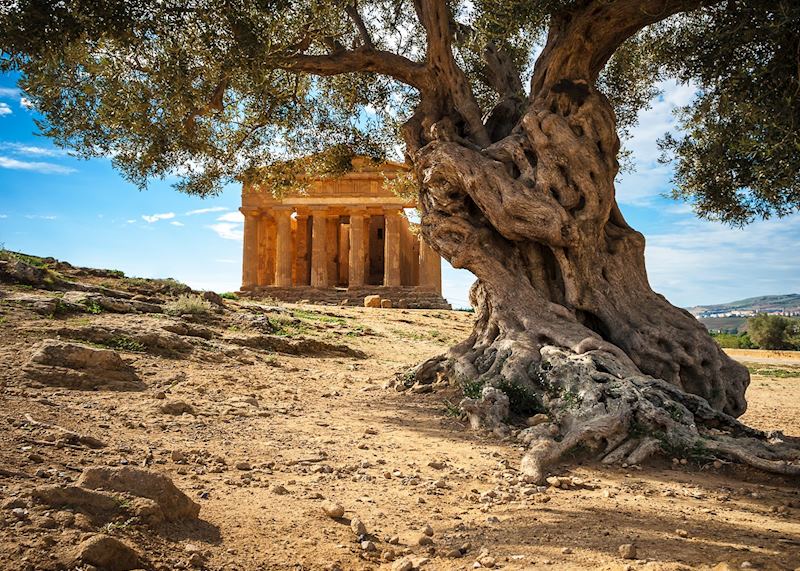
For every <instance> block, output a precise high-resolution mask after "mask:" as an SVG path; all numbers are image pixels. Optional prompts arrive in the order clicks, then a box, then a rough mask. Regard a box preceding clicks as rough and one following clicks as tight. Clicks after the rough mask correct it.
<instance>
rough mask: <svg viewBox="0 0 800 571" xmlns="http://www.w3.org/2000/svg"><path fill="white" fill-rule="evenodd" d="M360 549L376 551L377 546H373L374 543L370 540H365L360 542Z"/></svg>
mask: <svg viewBox="0 0 800 571" xmlns="http://www.w3.org/2000/svg"><path fill="white" fill-rule="evenodd" d="M361 549H363V550H364V551H367V552H369V551H377V550H378V548H377V547H375V544H374V543H372V542H371V541H366V540H365V541H362V542H361Z"/></svg>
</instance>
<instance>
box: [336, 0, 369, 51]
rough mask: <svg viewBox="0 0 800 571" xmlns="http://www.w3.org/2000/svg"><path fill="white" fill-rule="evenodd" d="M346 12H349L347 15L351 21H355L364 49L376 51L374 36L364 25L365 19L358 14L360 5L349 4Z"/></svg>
mask: <svg viewBox="0 0 800 571" xmlns="http://www.w3.org/2000/svg"><path fill="white" fill-rule="evenodd" d="M344 10H345V12H347V15H348V16H350V19H351V20H353V24H355V26H356V29H357V30H358V35H359V36H361V41H362V42H363V44H364V47H366V48H370V49H374V48H375V44H374V43H373V42H372V36H370V33H369V30H368V29H367V25H366V24H365V23H364V19H363V18H362V17H361V14H359V12H358V5H357V4H356V3H355V2H353V3H352V4H348V5H347V6H346V7H345V9H344Z"/></svg>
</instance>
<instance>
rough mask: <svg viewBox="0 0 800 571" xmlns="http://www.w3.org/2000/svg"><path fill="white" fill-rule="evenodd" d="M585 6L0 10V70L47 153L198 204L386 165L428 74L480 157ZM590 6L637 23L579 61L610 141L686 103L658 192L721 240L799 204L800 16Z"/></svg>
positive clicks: (234, 2) (20, 5)
mask: <svg viewBox="0 0 800 571" xmlns="http://www.w3.org/2000/svg"><path fill="white" fill-rule="evenodd" d="M593 3H596V2H592V1H590V0H510V1H505V0H478V1H469V2H467V1H463V2H462V1H455V0H454V1H451V2H445V1H444V0H441V1H426V0H417V1H416V2H403V1H401V0H347V1H331V0H327V1H324V0H312V1H287V0H192V1H188V2H187V1H184V0H181V1H177V0H17V1H16V2H13V3H10V4H5V5H4V6H3V7H0V50H1V51H2V59H1V60H0V69H2V70H4V71H19V72H21V81H20V85H21V87H22V88H23V89H24V90H25V92H26V93H27V95H28V96H29V97H30V99H31V100H32V102H33V104H34V105H35V107H36V108H37V109H38V110H39V111H40V112H41V113H42V117H43V119H42V121H41V125H40V126H41V129H42V131H43V132H44V133H45V134H46V135H48V136H49V137H52V138H53V139H54V140H55V141H56V142H57V143H58V144H59V145H63V146H65V147H67V148H70V149H73V150H74V151H76V152H77V153H78V154H79V155H81V156H85V157H94V156H110V157H112V161H113V163H114V165H115V166H116V167H117V168H118V169H119V170H121V171H122V172H123V173H124V175H125V176H126V177H127V178H128V179H129V180H131V181H133V182H135V183H136V184H138V185H140V186H145V185H146V183H147V181H148V180H149V179H151V178H153V177H164V176H166V175H169V174H176V173H177V174H179V175H180V176H181V182H180V183H179V184H178V187H179V189H180V190H183V191H185V192H190V193H195V194H200V195H205V194H210V193H214V192H217V191H218V190H219V189H220V188H221V186H222V185H223V184H225V183H226V182H230V181H231V180H233V179H235V178H236V177H239V176H241V175H243V174H245V173H249V174H251V175H253V174H254V173H255V172H256V170H255V169H256V168H257V167H261V166H264V165H270V164H277V163H278V162H281V161H285V160H286V159H294V158H298V157H302V156H306V155H308V154H312V153H320V152H322V153H324V154H325V156H326V157H327V159H326V160H320V161H316V162H315V165H314V166H315V167H316V168H318V169H319V170H321V171H326V170H327V171H336V170H337V169H346V168H347V163H348V157H349V155H350V154H351V153H358V154H366V155H370V156H374V157H376V158H381V157H384V156H387V155H397V154H398V152H402V130H403V126H404V125H407V124H408V123H409V121H412V120H413V117H414V113H415V110H416V109H417V108H418V107H419V105H421V104H424V103H425V100H426V98H435V97H436V96H437V94H438V93H439V87H438V86H437V85H436V79H435V78H436V77H437V76H438V75H437V74H432V73H431V70H432V69H436V70H437V72H439V73H446V74H449V76H450V77H453V78H454V80H453V85H455V86H456V88H454V89H452V90H451V94H450V96H449V97H450V100H449V101H448V102H446V103H445V104H447V105H453V106H454V107H455V108H456V109H457V110H458V111H459V113H460V116H461V117H462V118H463V125H458V126H457V128H456V131H458V133H459V137H461V138H462V139H463V140H466V141H468V142H469V143H470V144H472V145H475V146H477V147H478V148H485V147H487V146H488V145H491V144H492V143H493V142H495V141H497V140H498V139H500V138H502V137H503V136H505V135H507V134H508V132H509V129H508V127H507V125H509V124H513V123H514V121H515V120H516V119H518V118H519V117H521V116H522V114H523V112H524V109H525V107H526V105H527V104H528V102H529V101H530V99H531V96H532V93H531V91H532V90H534V91H535V89H536V86H535V85H533V84H532V82H531V77H532V76H533V75H534V69H535V65H536V60H537V57H539V55H540V54H541V53H542V48H543V46H544V45H545V43H546V40H547V38H548V35H550V36H552V35H553V34H557V33H559V28H558V26H557V25H556V24H557V23H558V22H563V21H568V20H569V18H570V17H571V14H573V13H576V12H577V11H580V10H584V9H587V8H589V7H591V5H592V4H593ZM600 4H603V5H604V6H605V7H606V8H607V9H608V10H609V11H610V12H613V11H617V12H619V14H621V15H625V14H634V15H636V17H635V18H633V17H630V18H629V19H630V21H631V22H632V24H631V26H634V27H633V28H632V29H631V30H626V34H625V36H624V37H623V39H624V41H622V42H618V44H619V45H617V43H610V44H609V48H608V51H609V53H600V54H599V55H598V57H599V59H598V61H597V62H591V66H593V67H592V73H593V74H596V77H593V78H592V79H594V80H596V83H597V86H598V88H599V89H600V90H601V91H602V92H603V93H604V94H605V95H606V96H607V97H608V98H609V99H610V101H611V102H612V104H613V106H614V109H615V111H616V114H617V121H618V125H619V128H620V129H621V131H622V133H623V135H624V134H625V132H626V131H627V130H628V129H629V128H630V127H631V126H632V125H633V124H634V123H635V121H636V115H637V113H638V111H639V110H641V109H642V108H644V107H646V106H647V105H648V104H649V102H650V101H651V99H652V98H653V97H654V96H656V95H657V82H658V81H659V80H661V79H664V78H668V77H674V78H677V79H678V80H679V81H681V82H685V83H688V84H690V85H692V86H694V87H695V88H696V90H697V91H696V96H695V98H694V100H693V101H692V103H691V104H690V105H688V106H687V107H686V108H685V109H682V110H681V126H682V131H681V133H679V134H678V135H675V136H668V137H667V138H665V140H664V141H663V142H662V146H663V149H664V151H665V160H668V161H672V160H674V161H676V177H675V190H674V195H675V196H676V197H680V198H683V199H687V200H689V201H691V202H692V203H693V204H694V205H695V207H696V210H697V212H698V213H699V214H700V215H703V216H708V217H713V218H719V219H722V220H725V221H728V222H731V223H735V224H740V223H745V222H748V221H750V220H752V219H753V218H755V217H769V216H772V215H784V214H787V213H789V212H791V211H793V210H795V209H796V208H797V207H798V206H800V174H799V173H800V128H798V126H799V125H800V33H798V30H800V4H798V3H797V2H796V1H794V0H722V1H715V0H609V1H606V2H601V3H600ZM451 54H452V57H451ZM595 67H596V68H597V69H594V68H595ZM406 150H407V151H410V152H413V149H406ZM284 164H285V163H284ZM258 172H259V173H262V174H261V175H260V176H265V177H274V180H273V182H275V181H277V182H280V181H281V180H283V178H284V177H286V176H287V174H291V173H286V172H284V171H279V172H277V174H276V171H275V170H274V169H273V170H272V171H270V170H261V169H259V170H258Z"/></svg>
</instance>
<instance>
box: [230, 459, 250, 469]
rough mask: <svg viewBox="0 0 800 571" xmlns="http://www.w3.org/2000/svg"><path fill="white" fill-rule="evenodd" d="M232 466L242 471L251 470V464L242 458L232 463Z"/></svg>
mask: <svg viewBox="0 0 800 571" xmlns="http://www.w3.org/2000/svg"><path fill="white" fill-rule="evenodd" d="M234 467H235V468H236V469H237V470H242V471H247V470H252V469H253V466H252V465H251V464H250V462H246V461H244V460H239V461H238V462H237V463H236V464H234Z"/></svg>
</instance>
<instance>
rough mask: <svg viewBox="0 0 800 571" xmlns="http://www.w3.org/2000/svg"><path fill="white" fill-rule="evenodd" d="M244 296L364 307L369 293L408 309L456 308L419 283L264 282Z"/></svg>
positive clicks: (243, 295) (243, 292)
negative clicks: (324, 284)
mask: <svg viewBox="0 0 800 571" xmlns="http://www.w3.org/2000/svg"><path fill="white" fill-rule="evenodd" d="M239 295H240V296H242V297H248V298H252V299H269V298H272V299H276V300H280V301H286V302H289V303H300V302H303V301H305V302H308V303H314V304H319V305H348V306H353V307H360V306H363V305H364V298H365V297H366V296H368V295H379V296H381V299H390V300H391V301H392V305H393V306H394V307H395V308H407V309H452V307H451V306H450V304H449V303H447V300H446V299H444V298H443V297H442V296H441V295H439V294H438V293H437V292H435V291H430V290H424V289H420V288H419V287H418V286H362V287H354V288H346V287H336V288H315V287H310V286H294V287H277V286H264V287H258V288H255V289H253V290H243V291H240V292H239Z"/></svg>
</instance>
